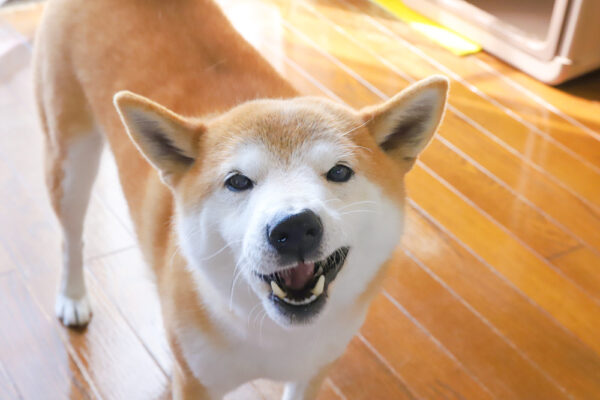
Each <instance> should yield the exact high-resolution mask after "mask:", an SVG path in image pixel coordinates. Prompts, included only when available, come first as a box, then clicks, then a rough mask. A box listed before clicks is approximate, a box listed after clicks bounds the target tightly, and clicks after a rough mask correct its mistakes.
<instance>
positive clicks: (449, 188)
mask: <svg viewBox="0 0 600 400" xmlns="http://www.w3.org/2000/svg"><path fill="white" fill-rule="evenodd" d="M417 165H419V166H420V167H421V168H423V169H424V170H425V171H426V172H427V173H428V174H430V175H431V176H433V177H434V178H436V179H437V181H438V182H440V183H441V184H442V185H443V186H444V187H446V188H447V189H448V190H450V191H451V192H452V193H454V194H455V195H456V196H458V197H459V198H460V199H461V200H462V201H464V202H465V203H467V204H468V205H469V206H471V207H472V208H473V209H474V210H475V211H477V212H478V213H479V214H481V215H482V216H483V217H484V218H486V219H487V220H488V221H490V222H492V223H493V224H494V226H496V227H497V228H498V229H500V230H501V231H503V232H504V233H505V234H507V235H508V236H509V237H511V238H512V239H513V240H514V241H516V242H517V243H518V244H519V245H520V246H521V247H523V248H524V249H525V250H527V251H528V252H529V253H530V254H532V255H533V256H534V257H535V258H536V259H537V260H538V261H540V262H542V263H543V264H544V265H546V266H547V267H548V268H549V269H551V270H552V271H554V272H555V273H556V274H558V275H559V276H561V277H562V278H563V279H565V280H566V281H567V282H569V283H570V284H572V285H573V286H574V287H576V288H577V289H578V290H579V291H581V292H582V293H583V294H584V295H586V296H587V297H589V298H590V299H591V300H592V301H593V302H594V303H596V304H598V305H599V306H600V300H598V299H597V298H596V297H595V296H593V295H592V294H591V293H589V292H588V291H587V290H586V289H584V288H582V287H581V286H580V285H579V284H578V283H577V282H575V281H573V280H572V279H571V278H570V277H569V276H567V275H565V273H564V272H563V271H562V270H560V269H559V268H557V267H556V266H555V265H553V264H552V263H551V262H550V261H549V260H548V259H546V257H544V256H542V255H541V254H539V253H538V252H537V251H535V250H534V249H533V248H532V247H531V246H529V245H528V244H527V243H525V242H524V241H523V240H522V239H521V238H519V237H518V236H517V235H515V234H514V233H513V232H512V231H511V230H510V229H508V228H507V227H505V226H504V225H503V224H501V223H500V222H499V221H497V220H496V219H495V218H494V217H492V216H491V215H490V214H488V213H487V212H486V211H485V210H483V209H482V208H481V207H479V206H478V205H477V204H475V202H473V200H471V199H469V198H468V197H466V196H465V195H463V194H462V193H461V192H460V191H459V190H458V189H456V188H455V187H454V186H452V185H451V184H450V183H448V182H447V181H446V180H445V179H444V178H442V177H441V176H439V175H438V174H437V173H436V172H435V171H433V170H432V169H431V168H429V167H428V166H426V165H425V163H423V162H422V161H420V160H417Z"/></svg>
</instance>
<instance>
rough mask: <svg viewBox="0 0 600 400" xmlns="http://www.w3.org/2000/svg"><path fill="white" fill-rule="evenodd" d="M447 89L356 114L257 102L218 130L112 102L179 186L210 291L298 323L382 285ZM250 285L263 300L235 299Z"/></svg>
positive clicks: (144, 105)
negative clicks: (410, 178) (417, 165)
mask: <svg viewBox="0 0 600 400" xmlns="http://www.w3.org/2000/svg"><path fill="white" fill-rule="evenodd" d="M446 92H447V81H446V79H445V78H440V77H434V78H430V79H428V80H426V81H422V82H421V83H419V84H417V85H414V86H413V87H411V88H409V89H408V90H406V91H404V92H402V93H401V94H399V95H398V96H396V97H394V98H393V99H391V100H390V101H388V102H387V103H385V104H383V105H381V106H377V107H373V108H368V109H365V110H362V111H360V112H356V111H354V110H352V109H349V108H347V107H344V106H341V105H338V104H335V103H333V102H330V101H327V100H324V99H317V98H296V99H290V100H257V101H253V102H249V103H245V104H242V105H240V106H238V107H236V108H234V109H232V110H230V111H229V112H227V113H224V114H222V115H219V116H217V117H215V118H213V119H211V120H208V121H197V120H191V119H185V118H182V117H180V116H178V115H175V114H173V113H171V112H170V111H168V110H166V109H164V108H162V107H160V106H158V105H156V104H155V103H152V102H150V101H149V100H147V99H144V98H141V97H139V96H136V95H133V94H130V93H122V94H119V95H117V97H116V104H117V107H118V108H119V111H120V112H121V116H122V118H123V121H124V122H125V124H126V126H127V127H128V132H129V133H130V135H131V137H132V139H133V141H134V142H135V143H136V145H137V146H138V148H139V149H140V151H141V152H142V154H144V155H145V157H146V158H147V159H148V160H149V161H150V163H151V164H152V165H154V166H155V167H156V168H157V169H158V170H159V172H160V173H161V176H162V178H163V181H164V182H165V183H167V184H168V185H169V186H170V187H171V188H172V190H173V193H174V195H175V199H176V203H177V221H176V224H177V226H176V229H177V232H178V235H179V242H180V246H181V248H182V250H183V253H184V255H185V256H186V259H187V260H188V261H189V263H190V266H191V268H193V269H195V270H199V271H202V272H203V273H204V276H205V278H206V279H207V280H208V281H210V282H211V285H212V287H214V288H215V289H216V290H215V291H214V293H212V294H211V295H212V296H218V297H220V298H219V299H216V300H218V301H220V302H222V303H224V304H228V306H229V307H230V308H234V309H235V308H237V309H239V310H241V311H245V312H246V314H247V313H248V309H249V306H254V305H255V303H256V297H258V300H259V302H260V304H262V307H263V308H264V310H265V311H266V313H267V314H268V316H269V317H270V318H271V319H273V320H274V321H275V322H277V323H278V324H280V325H282V326H285V327H290V326H293V325H296V324H309V323H311V322H313V321H315V320H316V319H317V316H319V315H322V314H324V313H325V312H326V310H330V311H334V312H335V311H338V310H340V309H342V308H344V307H346V308H347V307H352V305H353V302H355V301H357V299H359V298H361V296H362V295H363V294H365V293H366V292H368V291H369V290H371V289H372V288H371V287H370V286H371V285H370V283H371V282H372V281H373V279H374V277H375V276H376V274H377V272H378V271H379V269H380V268H381V267H382V265H383V264H384V263H385V261H386V260H387V259H388V258H389V256H390V254H391V252H392V251H393V249H394V247H395V246H396V244H397V243H398V241H399V238H400V234H401V231H402V214H403V201H404V187H403V178H404V174H405V173H406V172H408V171H409V170H410V167H411V166H412V164H413V163H414V161H415V158H416V156H417V155H418V154H419V153H420V152H421V151H422V150H423V148H424V147H425V146H426V144H427V143H428V141H429V140H430V138H431V136H432V135H433V133H434V132H435V130H436V128H437V126H438V124H439V121H440V119H441V116H442V114H443V109H444V104H445V97H446ZM240 280H243V282H245V283H246V284H247V285H248V286H249V287H250V288H251V289H252V293H253V294H254V295H253V296H252V295H250V296H249V295H248V293H243V292H246V291H245V290H241V291H239V292H241V293H240V294H239V295H238V296H237V298H235V299H234V297H233V296H234V290H235V286H236V283H237V285H238V286H240V284H239V281H240ZM253 302H254V304H253Z"/></svg>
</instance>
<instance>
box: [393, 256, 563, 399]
mask: <svg viewBox="0 0 600 400" xmlns="http://www.w3.org/2000/svg"><path fill="white" fill-rule="evenodd" d="M404 253H405V254H406V255H407V256H408V257H409V258H410V259H411V260H413V261H414V262H415V263H416V264H417V265H418V266H419V267H420V268H421V269H422V270H423V271H425V273H426V274H427V275H429V276H430V277H431V278H432V279H433V280H435V281H436V282H437V283H439V284H440V285H441V286H442V287H443V288H444V289H446V291H447V292H448V293H450V295H451V296H452V297H454V298H455V299H456V300H457V301H458V302H459V303H461V304H462V305H463V306H464V307H465V308H466V309H467V310H469V312H471V313H472V314H473V315H475V316H476V317H477V318H478V319H479V320H480V321H481V322H483V324H484V325H485V326H487V327H488V328H489V329H490V330H491V331H492V332H493V333H494V334H495V335H496V336H498V337H499V338H500V340H502V341H503V342H504V343H506V344H507V345H508V346H509V347H510V348H512V349H513V350H515V352H516V353H517V354H518V355H519V356H520V357H522V358H523V359H524V360H525V361H526V362H527V363H528V364H529V365H531V366H532V367H533V368H534V369H535V370H537V371H538V372H539V373H540V374H541V375H542V376H543V377H544V378H545V379H546V380H547V381H548V382H550V383H552V384H554V386H556V387H557V388H558V389H560V390H561V391H562V392H563V393H565V394H567V395H569V396H572V395H570V394H569V392H568V391H567V389H566V388H564V387H563V386H562V385H561V384H559V383H558V382H557V381H556V379H555V378H553V377H552V376H551V375H549V374H548V372H546V371H545V370H544V369H542V367H541V366H540V365H539V364H538V363H537V362H535V361H534V360H532V359H531V357H529V355H527V354H526V353H525V352H524V351H523V350H522V349H521V348H519V347H518V346H517V345H516V344H515V343H514V342H513V341H512V340H511V339H509V338H508V337H507V336H506V335H505V334H504V333H503V332H502V331H501V330H500V329H498V327H496V326H495V325H494V324H492V323H491V322H490V321H489V320H488V319H487V318H486V317H484V316H483V314H481V313H480V312H479V311H477V310H476V309H475V307H474V306H472V305H471V304H470V303H469V302H467V301H466V300H465V299H463V298H462V296H460V295H459V294H458V293H457V292H456V291H455V290H454V289H452V288H451V287H450V286H449V285H448V284H447V283H446V282H445V281H444V280H442V279H441V278H440V277H439V276H437V274H435V273H434V272H433V271H432V270H430V269H429V268H428V267H427V266H426V265H425V264H424V263H423V262H422V261H421V260H420V259H418V258H417V257H416V256H415V255H414V254H412V253H411V252H410V251H409V250H406V249H404Z"/></svg>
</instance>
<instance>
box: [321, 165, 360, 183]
mask: <svg viewBox="0 0 600 400" xmlns="http://www.w3.org/2000/svg"><path fill="white" fill-rule="evenodd" d="M352 174H354V171H352V170H351V169H350V168H349V167H347V166H345V165H341V164H338V165H336V166H335V167H333V168H331V169H330V170H329V172H327V180H328V181H332V182H347V181H348V180H349V179H350V178H351V177H352Z"/></svg>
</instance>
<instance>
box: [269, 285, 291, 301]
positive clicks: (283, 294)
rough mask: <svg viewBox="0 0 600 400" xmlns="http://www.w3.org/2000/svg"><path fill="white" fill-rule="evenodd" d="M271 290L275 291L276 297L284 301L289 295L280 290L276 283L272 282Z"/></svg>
mask: <svg viewBox="0 0 600 400" xmlns="http://www.w3.org/2000/svg"><path fill="white" fill-rule="evenodd" d="M271 290H273V293H274V294H275V296H277V297H279V298H280V299H284V298H285V296H287V293H286V292H284V291H283V289H282V288H280V287H279V285H278V284H277V283H275V281H271Z"/></svg>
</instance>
